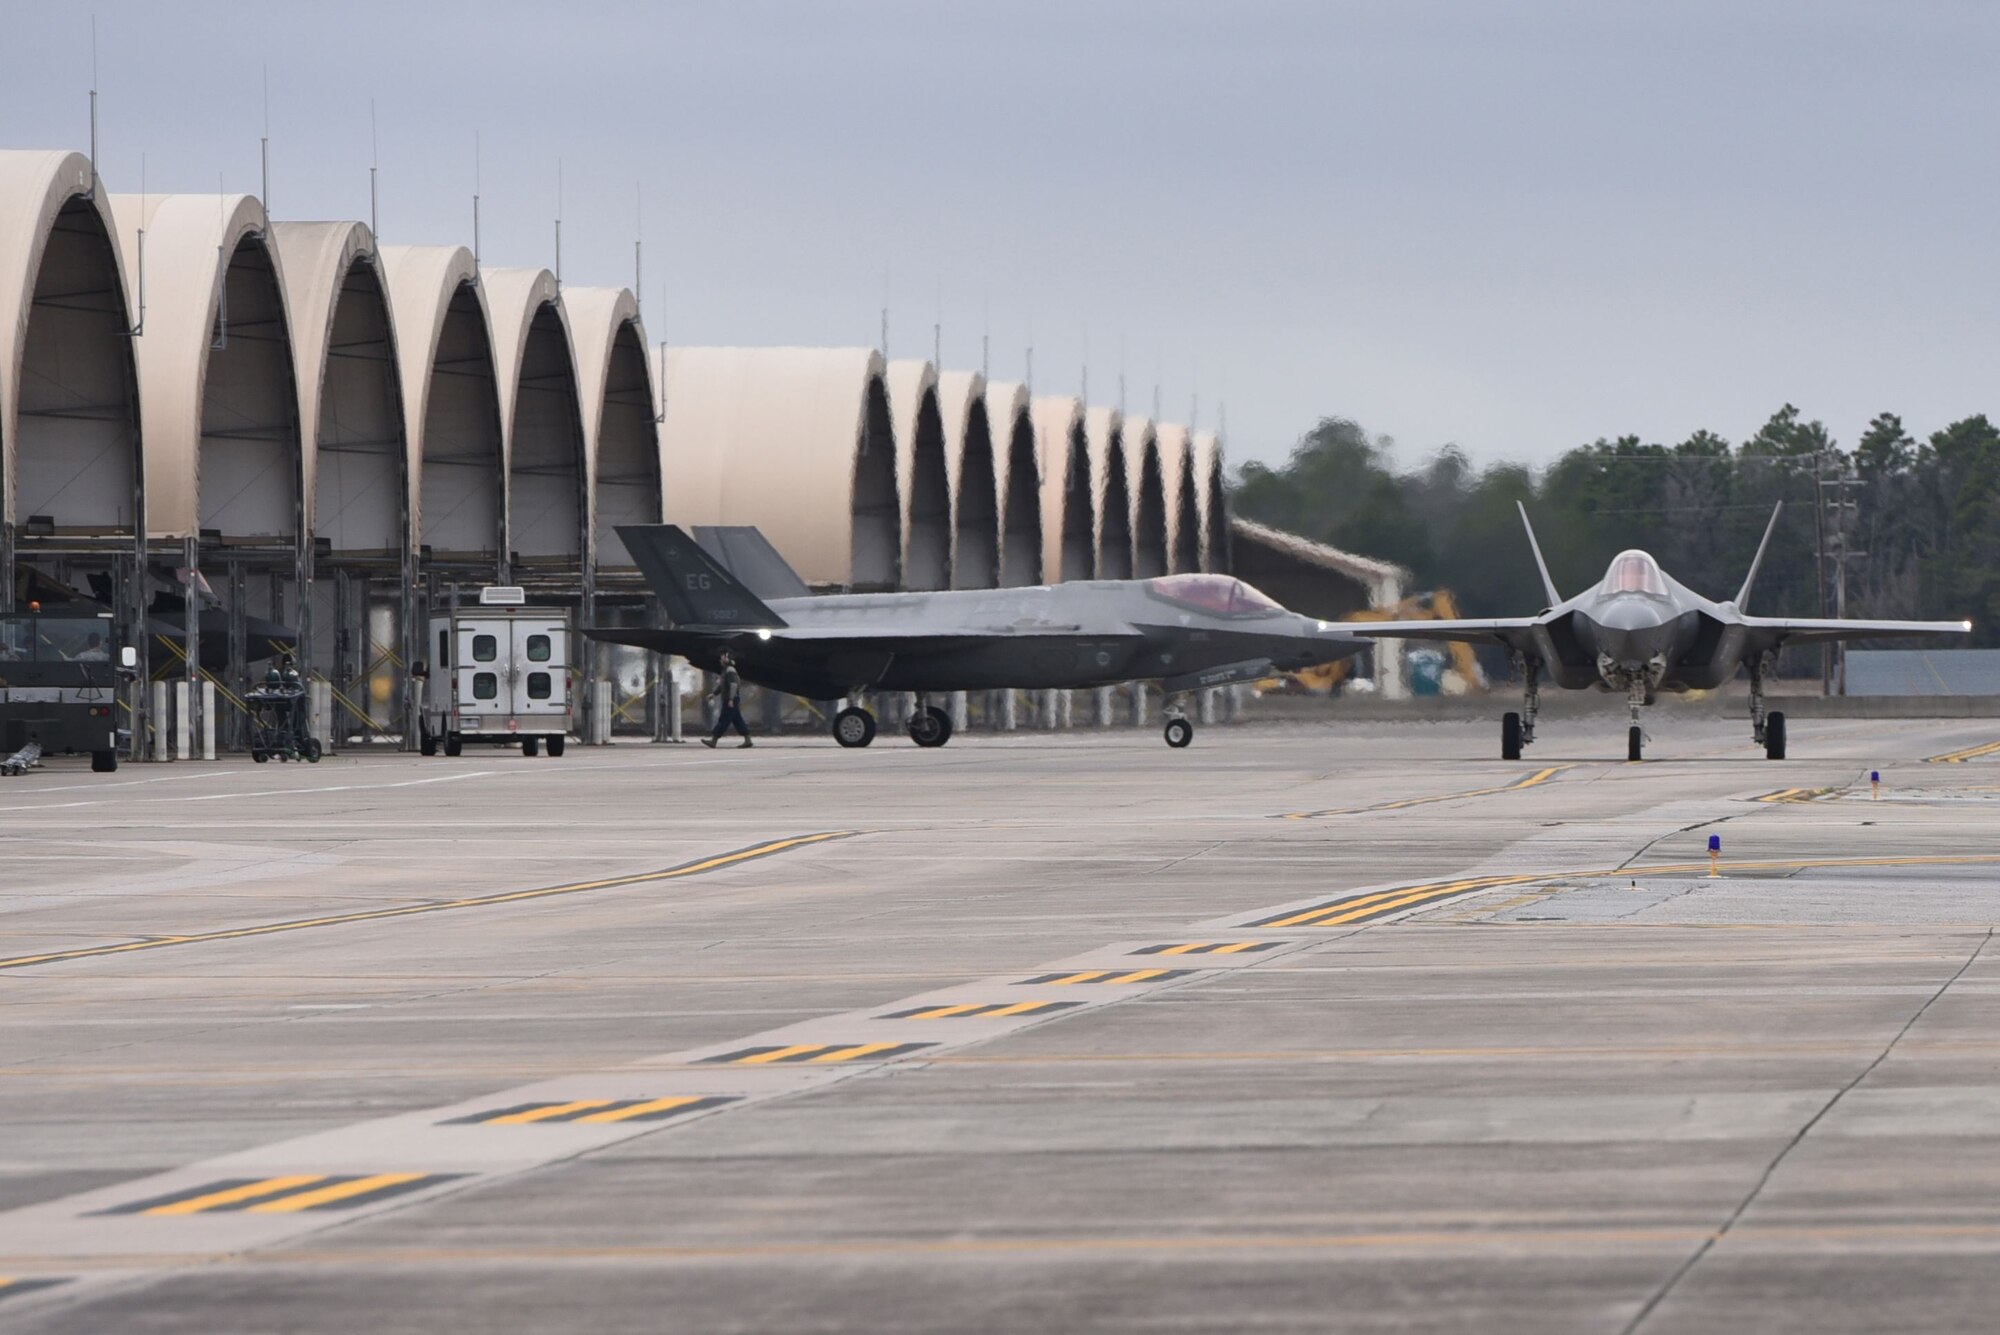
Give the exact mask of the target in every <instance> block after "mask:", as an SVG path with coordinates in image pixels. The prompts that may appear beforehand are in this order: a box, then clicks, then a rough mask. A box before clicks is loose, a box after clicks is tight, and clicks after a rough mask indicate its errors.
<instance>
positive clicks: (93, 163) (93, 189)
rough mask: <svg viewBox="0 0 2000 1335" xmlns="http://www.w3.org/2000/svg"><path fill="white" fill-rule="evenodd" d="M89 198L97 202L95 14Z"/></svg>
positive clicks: (94, 17) (93, 18) (93, 17)
mask: <svg viewBox="0 0 2000 1335" xmlns="http://www.w3.org/2000/svg"><path fill="white" fill-rule="evenodd" d="M90 200H91V202H92V203H93V204H94V203H96V202H97V15H95V14H92V15H91V16H90Z"/></svg>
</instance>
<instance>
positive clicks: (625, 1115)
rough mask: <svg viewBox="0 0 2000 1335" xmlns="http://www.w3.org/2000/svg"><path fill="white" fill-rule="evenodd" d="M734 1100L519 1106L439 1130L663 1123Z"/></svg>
mask: <svg viewBox="0 0 2000 1335" xmlns="http://www.w3.org/2000/svg"><path fill="white" fill-rule="evenodd" d="M735 1102H737V1100H736V1099H735V1098H724V1097H719V1096H714V1095H709V1096H703V1095H698V1094H684V1095H680V1096H677V1097H673V1098H663V1099H571V1100H569V1101H568V1102H546V1103H517V1104H515V1105H514V1106H513V1107H511V1108H488V1109H487V1110H486V1111H485V1112H477V1113H474V1114H472V1116H470V1117H453V1118H450V1119H449V1120H447V1121H443V1122H440V1123H438V1125H439V1126H464V1125H475V1126H534V1125H536V1124H543V1125H546V1124H548V1123H551V1122H582V1123H584V1124H586V1125H589V1126H605V1125H608V1124H610V1123H614V1122H664V1121H666V1120H667V1119H668V1118H669V1117H680V1116H683V1115H684V1114H687V1113H692V1112H700V1111H702V1110H703V1109H705V1108H720V1107H721V1106H722V1105H723V1104H725V1103H735Z"/></svg>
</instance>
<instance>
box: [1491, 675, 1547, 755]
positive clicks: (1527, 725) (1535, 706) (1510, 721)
mask: <svg viewBox="0 0 2000 1335" xmlns="http://www.w3.org/2000/svg"><path fill="white" fill-rule="evenodd" d="M1514 665H1515V666H1516V667H1518V668H1519V669H1520V670H1521V681H1522V683H1523V688H1522V698H1521V712H1520V713H1518V714H1515V713H1511V712H1510V713H1506V714H1502V715H1501V716H1500V758H1501V759H1502V760H1519V759H1520V758H1521V748H1522V747H1524V746H1532V745H1534V742H1535V715H1536V714H1537V713H1539V712H1540V710H1541V707H1542V679H1541V672H1542V661H1541V660H1540V659H1539V658H1530V657H1528V656H1527V655H1526V654H1517V655H1515V658H1514Z"/></svg>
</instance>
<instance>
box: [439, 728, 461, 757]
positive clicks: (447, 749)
mask: <svg viewBox="0 0 2000 1335" xmlns="http://www.w3.org/2000/svg"><path fill="white" fill-rule="evenodd" d="M464 749H465V739H464V738H463V737H460V736H459V735H458V734H457V733H455V732H448V733H446V734H445V735H444V753H445V754H446V755H448V756H455V755H457V754H458V753H459V752H461V751H463V750H464Z"/></svg>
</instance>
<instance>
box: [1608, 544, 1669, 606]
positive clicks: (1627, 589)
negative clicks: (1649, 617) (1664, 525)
mask: <svg viewBox="0 0 2000 1335" xmlns="http://www.w3.org/2000/svg"><path fill="white" fill-rule="evenodd" d="M1604 592H1606V593H1645V594H1651V595H1652V596H1653V597H1655V598H1664V597H1666V596H1667V577H1666V576H1665V575H1664V574H1662V573H1661V572H1660V563H1659V562H1658V561H1655V560H1654V559H1653V558H1652V557H1651V556H1650V555H1648V554H1647V553H1645V552H1642V551H1640V550H1639V549H1638V548H1636V547H1635V548H1632V549H1631V550H1629V551H1623V552H1620V553H1618V555H1616V556H1614V557H1612V558H1611V569H1609V570H1608V571H1606V572H1605V574H1604Z"/></svg>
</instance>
